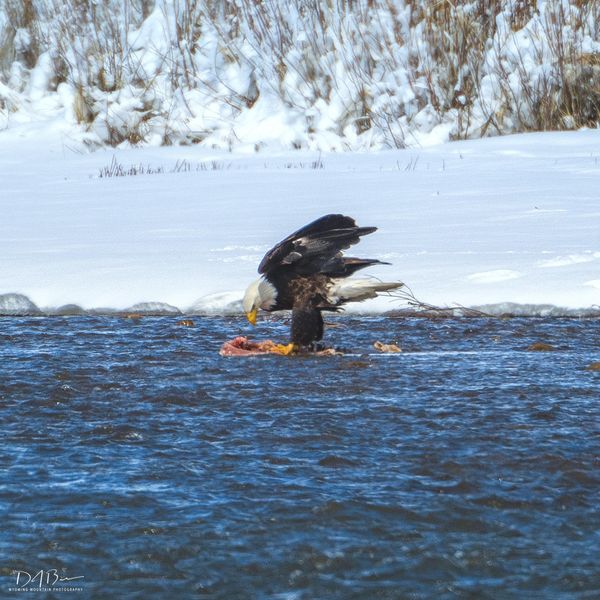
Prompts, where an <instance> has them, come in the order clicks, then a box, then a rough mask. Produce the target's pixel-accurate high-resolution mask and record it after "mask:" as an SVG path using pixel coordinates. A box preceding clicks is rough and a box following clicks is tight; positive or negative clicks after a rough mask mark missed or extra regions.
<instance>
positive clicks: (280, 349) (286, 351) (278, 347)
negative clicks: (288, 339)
mask: <svg viewBox="0 0 600 600" xmlns="http://www.w3.org/2000/svg"><path fill="white" fill-rule="evenodd" d="M297 350H298V347H297V346H296V344H288V345H287V346H284V345H283V344H275V352H276V353H277V354H282V355H283V356H289V355H290V354H293V353H294V352H296V351H297Z"/></svg>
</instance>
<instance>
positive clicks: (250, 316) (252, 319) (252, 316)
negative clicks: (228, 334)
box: [246, 308, 258, 325]
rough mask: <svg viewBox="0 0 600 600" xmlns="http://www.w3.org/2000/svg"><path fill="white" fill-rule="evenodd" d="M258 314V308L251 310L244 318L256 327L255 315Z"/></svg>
mask: <svg viewBox="0 0 600 600" xmlns="http://www.w3.org/2000/svg"><path fill="white" fill-rule="evenodd" d="M257 312H258V308H253V309H252V310H251V311H250V312H247V313H246V317H247V319H248V321H250V323H252V325H256V313H257Z"/></svg>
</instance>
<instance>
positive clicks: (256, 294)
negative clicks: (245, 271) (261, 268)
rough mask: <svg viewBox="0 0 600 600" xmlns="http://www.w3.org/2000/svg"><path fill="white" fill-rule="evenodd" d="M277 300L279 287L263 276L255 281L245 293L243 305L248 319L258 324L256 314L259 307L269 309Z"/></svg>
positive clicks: (253, 323)
mask: <svg viewBox="0 0 600 600" xmlns="http://www.w3.org/2000/svg"><path fill="white" fill-rule="evenodd" d="M276 302H277V289H276V288H275V286H274V285H273V284H272V283H271V282H270V281H267V280H266V279H263V278H262V277H261V278H260V279H257V280H256V281H253V282H252V283H251V284H250V285H249V286H248V289H247V290H246V293H245V294H244V299H243V300H242V307H243V308H244V312H245V313H246V317H247V318H248V321H250V323H252V325H256V314H257V313H258V309H259V308H262V309H263V310H269V309H271V308H272V307H273V306H275V303H276Z"/></svg>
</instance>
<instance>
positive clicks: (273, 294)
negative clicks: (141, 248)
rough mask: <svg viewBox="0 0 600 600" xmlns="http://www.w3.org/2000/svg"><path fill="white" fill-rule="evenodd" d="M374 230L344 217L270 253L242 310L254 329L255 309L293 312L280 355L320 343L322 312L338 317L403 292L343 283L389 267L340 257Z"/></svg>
mask: <svg viewBox="0 0 600 600" xmlns="http://www.w3.org/2000/svg"><path fill="white" fill-rule="evenodd" d="M376 230H377V227H358V226H357V225H356V223H355V222H354V219H352V218H351V217H347V216H344V215H325V216H324V217H321V218H320V219H317V220H316V221H313V222H312V223H309V224H308V225H305V226H304V227H302V228H300V229H298V231H295V232H294V233H292V234H291V235H289V236H288V237H286V238H285V239H284V240H282V241H281V242H279V243H278V244H277V245H276V246H274V247H273V248H272V249H271V250H269V251H268V252H267V253H266V254H265V256H264V258H263V259H262V261H261V263H260V265H259V267H258V272H259V274H260V275H261V276H262V277H260V278H259V279H257V280H256V281H254V282H253V283H251V284H250V285H249V286H248V289H247V290H246V293H245V295H244V300H243V308H244V311H245V313H246V316H247V318H248V321H250V323H252V324H253V325H255V324H256V315H257V312H258V310H259V309H262V310H265V311H268V312H273V311H277V310H291V311H292V327H291V339H290V343H289V344H288V345H287V346H281V351H282V353H283V354H289V353H291V352H293V351H295V350H297V349H299V347H308V346H311V345H314V344H315V343H316V342H318V341H320V340H321V339H322V337H323V316H322V312H323V311H338V310H340V309H341V307H342V306H343V305H344V304H346V303H348V302H360V301H361V300H366V299H368V298H375V297H376V296H377V294H378V293H379V292H387V291H390V290H394V289H396V288H399V287H401V286H402V285H403V284H402V283H399V282H393V283H384V282H380V281H374V280H370V279H347V277H350V275H353V274H354V273H356V271H358V270H359V269H364V268H365V267H369V266H371V265H381V264H389V263H384V262H382V261H380V260H377V259H372V258H352V257H349V256H343V255H342V250H345V249H346V248H349V247H350V246H352V245H354V244H357V243H358V242H359V241H360V238H361V236H363V235H368V234H369V233H373V232H374V231H376Z"/></svg>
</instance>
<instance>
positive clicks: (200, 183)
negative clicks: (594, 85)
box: [0, 120, 600, 314]
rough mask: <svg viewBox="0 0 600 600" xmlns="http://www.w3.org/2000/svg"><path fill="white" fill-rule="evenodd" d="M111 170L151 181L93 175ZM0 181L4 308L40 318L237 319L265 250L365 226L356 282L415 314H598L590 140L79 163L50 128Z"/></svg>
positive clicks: (125, 155) (159, 151)
mask: <svg viewBox="0 0 600 600" xmlns="http://www.w3.org/2000/svg"><path fill="white" fill-rule="evenodd" d="M319 156H320V160H319ZM113 157H114V158H115V160H116V162H117V163H118V164H120V165H122V166H123V167H124V168H125V169H129V168H130V167H132V166H133V167H136V168H138V171H140V170H143V171H144V172H145V173H149V172H150V171H153V172H152V173H151V174H139V175H132V176H124V177H102V178H101V177H99V176H98V175H99V173H100V170H101V169H102V168H104V167H107V166H109V165H110V164H111V161H112V160H113ZM183 161H187V162H185V163H184V162H183ZM182 164H185V165H187V168H186V169H182V168H181V167H177V165H182ZM140 166H142V167H144V169H140V168H139V167H140ZM314 166H322V168H313V167H314ZM156 171H162V172H156ZM174 171H175V172H174ZM0 181H1V182H2V191H1V192H0V214H1V217H0V256H1V257H2V261H1V263H0V294H9V293H19V294H23V295H25V296H26V297H27V298H28V299H30V300H31V301H32V302H34V303H35V304H36V305H37V306H39V307H44V308H49V307H58V306H61V305H65V304H77V305H80V306H82V307H84V308H86V309H92V308H95V307H100V306H103V307H112V308H115V309H124V308H125V307H134V306H135V305H136V304H138V303H148V302H150V303H152V302H159V303H166V304H168V305H170V306H171V307H177V308H178V309H180V310H181V311H183V312H186V311H191V312H213V313H214V312H217V313H218V312H227V311H229V312H231V311H238V310H239V299H240V298H241V296H242V295H243V291H244V289H245V287H246V285H247V284H248V283H250V282H251V281H252V280H253V279H255V278H256V268H257V265H258V263H259V261H260V259H261V258H262V256H263V254H264V253H265V251H266V250H267V249H268V248H269V247H271V246H272V245H273V244H274V243H276V242H277V241H279V240H280V239H282V238H283V237H285V236H286V235H288V234H289V233H290V232H291V231H293V230H295V229H297V228H298V227H300V226H302V225H304V224H306V223H307V222H309V221H311V220H312V219H314V218H316V217H319V216H321V215H323V214H326V213H329V212H342V213H344V214H348V215H351V216H353V217H355V218H356V220H357V222H358V223H359V224H360V225H376V226H378V227H379V231H377V232H376V233H374V234H373V235H370V236H367V237H365V238H363V241H362V242H361V244H360V245H359V246H357V247H355V248H352V249H351V251H350V252H351V253H352V254H353V255H356V256H361V257H373V258H380V259H382V260H387V261H390V262H392V263H393V265H392V266H381V267H378V268H373V269H370V270H369V271H370V273H372V274H373V275H375V276H377V277H378V278H381V279H383V280H385V281H393V280H401V281H404V282H405V283H406V284H407V285H408V286H410V288H411V289H412V291H413V292H414V294H415V295H416V296H417V297H418V298H419V299H421V300H423V301H426V302H429V303H432V304H436V305H443V306H450V305H453V304H455V303H458V304H461V305H464V306H487V307H488V308H489V307H490V306H491V307H492V308H493V310H497V311H499V312H504V311H505V309H506V307H507V306H509V307H510V306H512V307H513V309H514V310H513V312H515V311H517V312H518V311H522V312H524V313H525V314H542V313H544V314H560V312H561V310H563V309H572V310H581V309H591V308H593V307H596V308H598V306H600V283H599V282H600V279H599V276H600V192H599V190H600V131H598V130H588V131H579V132H569V133H535V134H523V135H515V136H507V137H500V138H488V139H484V140H472V141H465V142H454V143H449V144H443V145H438V146H433V147H426V148H411V149H407V150H394V151H381V152H371V153H345V154H344V153H342V154H334V153H331V154H322V155H319V154H317V153H313V152H308V151H302V152H295V153H294V152H281V153H275V152H271V153H264V154H263V153H255V154H252V155H247V154H241V153H226V152H224V151H216V150H208V149H206V148H200V147H197V146H181V147H160V148H145V149H117V150H99V151H97V152H94V153H91V154H90V153H87V152H85V151H83V150H82V149H81V146H80V145H78V144H77V143H76V142H75V141H73V140H72V139H70V138H69V126H67V125H65V124H64V123H63V122H62V121H60V120H58V121H56V122H55V124H54V125H53V126H50V127H49V126H48V125H47V124H45V125H44V126H43V127H36V126H35V125H32V124H27V123H23V124H20V125H19V124H13V126H12V127H11V128H9V129H7V130H4V131H0ZM365 273H366V271H365ZM13 299H14V297H13ZM515 305H520V308H516V309H515V308H514V307H515ZM143 306H145V307H146V308H148V307H152V306H153V305H143ZM154 306H155V307H156V305H154ZM160 306H161V307H162V308H164V305H160ZM401 307H402V305H401V304H399V303H398V302H397V301H394V300H391V299H389V298H380V299H378V300H376V301H369V302H366V303H364V304H362V305H359V306H358V308H357V310H366V311H386V310H391V309H395V308H401ZM494 307H495V308H494ZM557 307H558V308H557ZM9 308H10V307H9ZM1 310H2V306H0V311H1ZM169 310H171V309H169ZM544 311H545V312H544ZM172 312H174V311H172ZM563 312H564V310H563Z"/></svg>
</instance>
